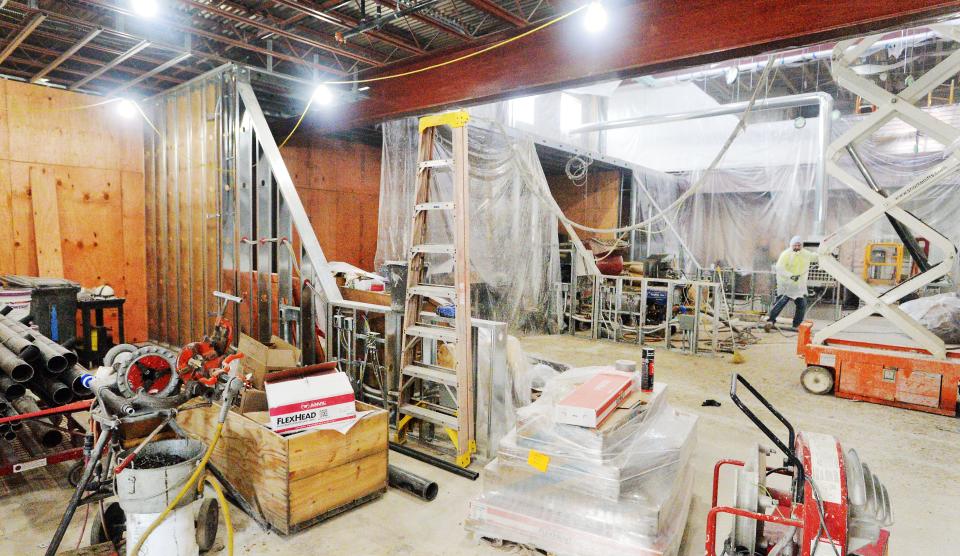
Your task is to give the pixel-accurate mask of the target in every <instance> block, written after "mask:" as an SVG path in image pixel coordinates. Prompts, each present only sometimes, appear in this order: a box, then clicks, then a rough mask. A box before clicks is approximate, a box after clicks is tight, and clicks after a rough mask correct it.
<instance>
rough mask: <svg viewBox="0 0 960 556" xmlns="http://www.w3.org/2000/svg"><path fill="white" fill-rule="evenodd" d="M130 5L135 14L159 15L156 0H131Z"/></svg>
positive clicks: (145, 16)
mask: <svg viewBox="0 0 960 556" xmlns="http://www.w3.org/2000/svg"><path fill="white" fill-rule="evenodd" d="M130 7H131V8H132V9H133V12H134V13H135V14H137V15H138V16H140V17H143V18H151V17H153V16H155V15H157V2H156V0H130Z"/></svg>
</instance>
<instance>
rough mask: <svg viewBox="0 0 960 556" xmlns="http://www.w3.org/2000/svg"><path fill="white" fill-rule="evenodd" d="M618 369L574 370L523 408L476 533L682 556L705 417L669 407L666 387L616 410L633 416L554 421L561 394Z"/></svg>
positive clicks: (592, 549)
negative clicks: (593, 424)
mask: <svg viewBox="0 0 960 556" xmlns="http://www.w3.org/2000/svg"><path fill="white" fill-rule="evenodd" d="M612 370H613V368H612V367H587V368H580V369H571V370H569V371H567V372H565V373H562V374H560V375H558V376H556V377H555V378H553V379H551V380H550V381H549V382H548V383H547V385H546V388H545V389H544V391H543V393H542V395H541V396H540V398H539V399H537V401H535V402H534V403H532V404H530V405H528V406H526V407H522V408H519V409H518V410H517V425H516V427H515V428H514V429H513V430H512V431H510V433H508V434H507V436H506V437H504V438H503V439H502V440H501V441H500V446H499V449H498V452H497V458H496V459H494V460H493V461H492V462H490V464H488V465H487V467H486V468H485V469H484V473H483V493H482V495H481V496H480V497H479V498H477V499H476V500H473V501H472V502H471V505H470V513H469V517H468V519H467V522H466V528H467V529H468V530H469V531H471V532H472V533H473V534H474V535H475V536H478V537H484V538H492V539H500V540H507V541H511V542H515V543H520V544H527V545H533V546H536V547H537V548H539V549H542V550H547V551H550V552H555V553H557V554H579V555H593V554H597V555H601V554H611V553H618V554H621V553H622V554H675V553H676V551H677V549H678V548H679V543H680V539H681V537H682V535H683V530H684V528H685V524H686V518H687V512H688V510H689V507H690V500H691V496H692V490H693V473H692V471H691V470H690V465H689V463H690V455H691V453H692V451H693V450H694V448H695V443H696V424H697V418H696V417H695V416H692V415H689V414H685V413H680V412H677V411H675V410H674V409H673V408H671V407H670V405H669V404H668V403H667V395H666V392H667V388H666V386H665V385H663V384H658V385H657V386H656V388H655V390H654V392H653V394H651V395H646V397H645V398H644V399H643V402H642V404H641V405H639V406H637V407H638V408H639V409H637V408H633V409H627V408H623V409H618V410H617V411H618V412H626V413H622V414H619V415H618V414H614V415H613V416H611V417H609V418H608V422H607V423H604V424H603V425H601V427H599V428H595V429H592V428H584V427H577V426H572V425H564V424H559V423H556V422H555V421H554V418H553V414H554V407H555V405H556V402H557V401H558V400H560V399H562V398H563V397H564V396H566V395H567V394H568V393H570V392H572V391H573V390H574V389H575V388H576V387H577V386H579V385H580V384H582V383H584V382H585V381H587V380H588V379H589V378H590V377H592V376H594V375H595V374H596V373H598V372H610V371H612ZM610 420H614V421H610ZM608 425H612V426H608Z"/></svg>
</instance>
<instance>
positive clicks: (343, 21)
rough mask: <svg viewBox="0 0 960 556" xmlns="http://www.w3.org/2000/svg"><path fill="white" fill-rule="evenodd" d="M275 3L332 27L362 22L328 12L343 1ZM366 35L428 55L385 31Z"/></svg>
mask: <svg viewBox="0 0 960 556" xmlns="http://www.w3.org/2000/svg"><path fill="white" fill-rule="evenodd" d="M273 3H274V4H277V5H280V6H284V7H287V8H290V9H293V10H297V11H298V13H299V14H300V15H302V16H304V17H306V16H310V17H313V18H314V19H317V20H319V21H321V22H324V23H329V24H331V25H335V26H337V27H340V28H342V29H352V28H353V27H356V26H357V25H359V24H360V21H359V20H358V19H356V18H353V17H350V16H347V15H344V14H341V13H339V12H329V11H328V10H330V9H333V8H334V7H336V6H339V5H340V4H343V1H342V0H336V1H335V2H324V3H323V4H321V5H319V6H313V5H312V3H309V2H304V1H302V0H301V1H297V0H273ZM291 19H292V18H291ZM287 21H290V20H289V19H288V20H287ZM366 34H367V35H370V36H371V37H373V38H375V39H377V40H379V41H381V42H385V43H387V44H389V45H391V46H395V47H397V48H401V49H403V50H405V51H407V52H410V53H412V54H425V53H426V51H425V50H423V49H422V48H420V47H418V46H416V45H414V44H410V43H409V42H408V41H406V40H404V39H402V38H400V37H398V36H396V35H393V34H392V33H388V32H386V31H383V30H375V31H368V32H367V33H366Z"/></svg>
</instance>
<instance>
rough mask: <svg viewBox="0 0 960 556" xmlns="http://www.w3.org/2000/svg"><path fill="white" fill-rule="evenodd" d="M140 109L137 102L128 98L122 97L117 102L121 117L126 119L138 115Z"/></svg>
mask: <svg viewBox="0 0 960 556" xmlns="http://www.w3.org/2000/svg"><path fill="white" fill-rule="evenodd" d="M139 111H140V110H138V109H137V105H136V103H134V102H133V101H132V100H130V99H128V98H123V99H120V101H119V102H118V103H117V113H118V114H120V117H121V118H123V119H125V120H130V119H133V117H134V116H136V115H137V112H139Z"/></svg>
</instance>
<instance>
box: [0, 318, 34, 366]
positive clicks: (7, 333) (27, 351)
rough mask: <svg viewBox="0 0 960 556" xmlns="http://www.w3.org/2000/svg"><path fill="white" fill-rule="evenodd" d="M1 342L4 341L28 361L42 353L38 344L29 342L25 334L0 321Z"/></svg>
mask: <svg viewBox="0 0 960 556" xmlns="http://www.w3.org/2000/svg"><path fill="white" fill-rule="evenodd" d="M0 343H3V345H4V346H6V348H7V349H9V350H10V351H11V352H13V353H15V354H16V355H17V356H18V357H20V358H21V359H24V360H27V361H31V360H33V359H34V358H35V357H37V356H38V355H40V350H39V349H38V348H37V346H35V345H33V344H32V343H30V342H28V341H27V340H26V339H25V338H24V337H23V336H21V335H20V334H17V332H16V331H15V330H13V329H12V328H10V327H9V326H7V325H6V324H3V323H0Z"/></svg>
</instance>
